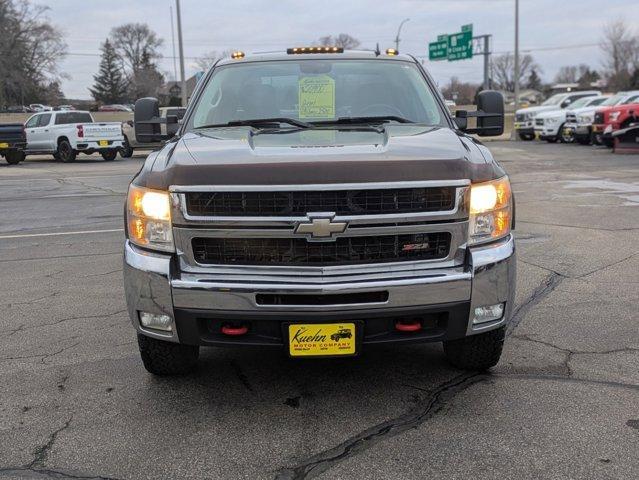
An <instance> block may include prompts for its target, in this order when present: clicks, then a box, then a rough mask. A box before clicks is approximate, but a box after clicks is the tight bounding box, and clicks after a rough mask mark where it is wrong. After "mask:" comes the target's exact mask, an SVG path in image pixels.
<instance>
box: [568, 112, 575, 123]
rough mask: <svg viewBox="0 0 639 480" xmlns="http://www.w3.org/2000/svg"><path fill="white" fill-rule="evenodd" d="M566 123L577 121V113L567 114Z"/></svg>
mask: <svg viewBox="0 0 639 480" xmlns="http://www.w3.org/2000/svg"><path fill="white" fill-rule="evenodd" d="M566 123H577V115H576V114H574V113H572V112H570V113H567V114H566Z"/></svg>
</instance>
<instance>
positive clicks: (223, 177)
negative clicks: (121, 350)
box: [124, 47, 516, 375]
mask: <svg viewBox="0 0 639 480" xmlns="http://www.w3.org/2000/svg"><path fill="white" fill-rule="evenodd" d="M503 112H504V102H503V97H502V96H501V94H499V93H498V92H493V91H485V92H481V93H479V94H478V96H477V111H457V112H456V116H455V117H452V116H451V114H450V113H449V111H448V109H447V108H446V105H445V103H444V99H443V97H442V96H441V95H440V93H439V92H438V89H437V87H436V85H435V83H434V81H433V80H432V78H431V77H430V75H429V74H428V73H427V72H426V71H425V70H424V68H423V67H422V65H421V64H420V63H419V62H418V61H417V60H416V59H415V58H413V57H411V56H407V55H400V54H398V53H397V52H396V51H395V50H392V49H389V50H387V51H386V52H385V53H384V52H379V51H378V52H369V51H344V50H343V49H341V48H339V47H293V48H289V49H287V50H286V51H285V52H277V53H269V54H259V55H253V56H250V55H244V54H243V53H242V52H236V53H234V54H233V55H232V56H231V58H228V59H224V60H221V61H219V62H218V63H217V64H216V65H214V66H213V67H212V68H211V69H210V71H209V72H208V73H207V74H206V76H205V77H204V78H203V79H202V80H201V81H200V83H199V84H198V87H197V88H196V91H195V92H194V94H193V96H192V97H191V100H190V103H189V106H188V109H187V111H186V114H185V116H184V118H183V121H182V122H181V124H180V125H179V127H178V129H177V132H176V134H175V135H174V136H172V137H171V138H168V135H164V134H163V132H162V128H161V127H162V125H165V124H175V123H176V122H177V118H175V117H174V116H166V117H161V115H160V111H159V108H158V102H157V100H156V99H153V98H145V99H140V100H138V101H137V102H136V107H135V130H136V137H137V138H138V141H144V142H153V141H162V140H166V144H165V145H164V146H163V147H162V148H161V149H160V150H158V151H156V152H153V153H151V154H150V155H149V156H148V157H147V159H146V161H145V163H144V166H143V167H142V169H141V170H140V172H139V173H138V174H137V175H136V176H135V178H134V179H133V180H132V182H131V184H130V186H129V191H128V196H127V203H126V208H125V210H126V212H125V225H126V241H125V242H124V286H125V293H126V299H127V305H128V311H129V316H130V319H131V322H132V325H133V327H134V329H135V331H136V334H137V338H138V345H139V349H140V355H141V358H142V361H143V363H144V366H145V367H146V369H147V370H148V371H149V372H151V373H153V374H156V375H172V374H183V373H187V372H190V371H192V370H193V369H194V368H195V367H196V365H197V359H198V355H199V351H200V348H201V347H215V346H228V347H234V348H239V347H241V346H251V345H252V346H258V345H260V346H270V347H273V348H278V349H282V350H283V351H284V352H285V353H286V354H287V355H289V356H291V357H293V358H300V359H302V358H304V359H307V358H316V357H319V358H323V357H326V356H331V357H334V356H357V355H358V354H360V353H361V352H362V351H364V350H365V349H366V348H368V347H369V346H370V345H374V344H384V343H398V344H406V343H415V342H417V343H419V342H443V345H444V352H445V355H446V357H447V358H448V360H449V361H450V362H451V363H452V364H453V365H455V366H457V367H459V368H466V369H472V370H483V369H486V368H490V367H491V366H493V365H495V364H496V363H497V361H498V360H499V357H500V354H501V351H502V346H503V341H504V336H505V329H506V326H507V325H508V322H509V321H510V318H511V316H512V312H513V305H514V293H515V271H516V262H515V243H514V239H513V236H512V232H511V231H512V228H513V227H514V216H515V209H514V198H513V195H512V191H511V189H510V183H509V180H508V176H507V175H506V172H505V171H504V169H503V167H502V166H501V165H499V163H497V162H496V161H495V160H494V159H493V157H492V155H491V154H490V152H489V150H488V149H487V148H486V147H485V146H484V145H483V144H482V143H481V142H480V141H479V139H478V138H477V136H491V135H500V134H502V133H503V122H504V114H503ZM471 134H476V135H477V136H472V135H471ZM346 330H348V331H349V332H351V335H350V336H348V335H346V334H344V333H343V332H345V331H346ZM340 332H342V333H340ZM334 335H337V336H338V337H339V342H335V341H332V340H331V338H332V336H334Z"/></svg>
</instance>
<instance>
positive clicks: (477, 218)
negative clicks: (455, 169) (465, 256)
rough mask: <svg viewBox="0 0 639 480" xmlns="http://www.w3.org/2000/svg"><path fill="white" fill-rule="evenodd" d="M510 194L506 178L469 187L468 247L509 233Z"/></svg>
mask: <svg viewBox="0 0 639 480" xmlns="http://www.w3.org/2000/svg"><path fill="white" fill-rule="evenodd" d="M511 223H512V193H511V191H510V182H509V181H508V177H502V178H500V179H499V180H493V181H492V182H485V183H476V184H474V185H472V186H471V187H470V222H469V230H468V243H469V245H477V244H479V243H485V242H489V241H492V240H497V239H498V238H502V237H505V236H506V235H508V234H509V233H510V226H511Z"/></svg>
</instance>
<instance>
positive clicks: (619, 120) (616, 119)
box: [592, 92, 639, 147]
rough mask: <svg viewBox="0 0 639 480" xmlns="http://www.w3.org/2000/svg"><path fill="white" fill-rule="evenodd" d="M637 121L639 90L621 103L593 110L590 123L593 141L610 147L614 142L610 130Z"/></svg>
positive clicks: (638, 118)
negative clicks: (592, 117)
mask: <svg viewBox="0 0 639 480" xmlns="http://www.w3.org/2000/svg"><path fill="white" fill-rule="evenodd" d="M633 93H634V92H633ZM637 121H639V92H637V95H633V96H631V97H629V98H628V100H626V101H625V102H624V103H623V104H621V105H615V106H612V107H605V108H600V109H598V110H597V111H596V112H595V118H594V120H593V124H592V135H593V143H595V144H598V145H601V144H603V145H606V146H608V147H612V146H613V143H614V140H613V138H612V132H614V131H615V130H619V129H621V128H626V127H629V126H630V124H632V123H634V122H637Z"/></svg>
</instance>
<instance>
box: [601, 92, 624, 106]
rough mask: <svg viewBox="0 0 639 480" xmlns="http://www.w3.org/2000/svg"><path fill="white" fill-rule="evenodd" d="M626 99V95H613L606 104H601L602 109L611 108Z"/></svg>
mask: <svg viewBox="0 0 639 480" xmlns="http://www.w3.org/2000/svg"><path fill="white" fill-rule="evenodd" d="M624 98H625V95H622V94H619V93H618V94H617V95H613V96H612V97H610V98H609V99H608V100H606V101H605V102H603V103H602V104H601V106H602V107H611V106H613V105H617V104H618V103H619V102H621V101H622V100H623V99H624Z"/></svg>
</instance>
